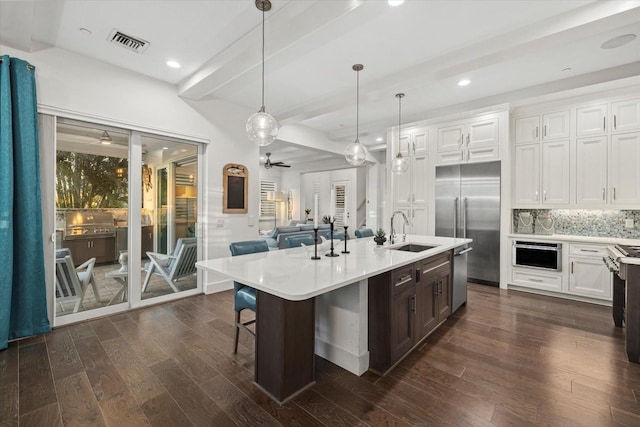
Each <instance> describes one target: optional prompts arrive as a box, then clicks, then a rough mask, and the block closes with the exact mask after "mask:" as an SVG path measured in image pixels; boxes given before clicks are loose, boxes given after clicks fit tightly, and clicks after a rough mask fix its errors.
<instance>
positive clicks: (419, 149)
mask: <svg viewBox="0 0 640 427" xmlns="http://www.w3.org/2000/svg"><path fill="white" fill-rule="evenodd" d="M411 139H412V143H413V154H414V155H417V156H420V155H425V156H426V155H427V153H428V152H429V129H428V128H418V129H414V130H413V131H411Z"/></svg>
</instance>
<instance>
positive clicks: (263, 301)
mask: <svg viewBox="0 0 640 427" xmlns="http://www.w3.org/2000/svg"><path fill="white" fill-rule="evenodd" d="M256 303H257V313H256V318H257V322H256V364H255V382H256V384H257V385H258V386H259V387H260V388H262V390H263V391H265V392H266V393H267V394H269V395H270V396H271V398H272V399H274V400H276V401H277V402H279V403H284V402H285V401H287V400H288V399H291V398H292V397H294V396H296V395H297V394H298V393H299V392H301V391H303V390H305V389H306V388H307V387H309V386H311V385H313V384H314V333H315V301H314V299H313V298H311V299H307V300H303V301H288V300H285V299H282V298H279V297H277V296H274V295H271V294H268V293H266V292H262V291H258V295H257V301H256Z"/></svg>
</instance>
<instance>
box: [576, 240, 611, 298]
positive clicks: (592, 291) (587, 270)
mask: <svg viewBox="0 0 640 427" xmlns="http://www.w3.org/2000/svg"><path fill="white" fill-rule="evenodd" d="M606 254H607V251H606V248H605V246H601V245H589V244H577V243H572V244H570V245H569V292H570V293H572V294H575V295H581V296H585V297H591V298H599V299H604V300H611V286H612V284H611V273H610V272H609V269H608V268H607V267H606V266H605V265H604V262H603V261H602V258H603V257H604V256H606Z"/></svg>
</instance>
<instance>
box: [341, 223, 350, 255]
mask: <svg viewBox="0 0 640 427" xmlns="http://www.w3.org/2000/svg"><path fill="white" fill-rule="evenodd" d="M347 228H349V226H348V225H345V226H344V251H342V253H343V254H348V253H349V251H348V250H347V240H349V239H348V237H349V235H348V234H347Z"/></svg>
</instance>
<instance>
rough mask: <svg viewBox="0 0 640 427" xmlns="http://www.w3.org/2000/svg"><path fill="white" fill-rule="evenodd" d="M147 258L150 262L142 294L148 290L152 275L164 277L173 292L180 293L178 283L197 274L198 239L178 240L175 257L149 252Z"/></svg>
mask: <svg viewBox="0 0 640 427" xmlns="http://www.w3.org/2000/svg"><path fill="white" fill-rule="evenodd" d="M147 256H148V257H149V260H150V262H148V263H146V264H145V266H144V269H145V270H146V272H147V276H146V277H145V278H144V283H143V285H142V292H145V291H146V290H147V286H149V280H150V279H151V275H152V274H158V275H160V276H162V278H163V279H164V280H165V281H166V282H167V283H168V284H169V286H171V289H173V292H180V289H178V283H177V281H178V280H180V279H181V278H183V277H187V276H191V275H193V274H195V272H196V261H197V260H198V259H197V257H198V243H197V239H196V238H195V237H189V238H181V239H178V242H177V243H176V248H175V250H174V251H173V255H165V254H159V253H156V252H147Z"/></svg>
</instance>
